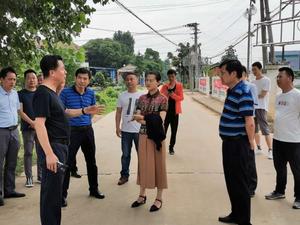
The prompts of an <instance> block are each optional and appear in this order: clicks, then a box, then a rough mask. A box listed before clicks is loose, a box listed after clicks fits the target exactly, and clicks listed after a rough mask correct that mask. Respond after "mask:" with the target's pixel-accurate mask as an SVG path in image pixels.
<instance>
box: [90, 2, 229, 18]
mask: <svg viewBox="0 0 300 225" xmlns="http://www.w3.org/2000/svg"><path fill="white" fill-rule="evenodd" d="M228 1H230V0H218V1H215V2H212V1H208V2H207V3H192V4H175V5H174V4H172V5H165V6H163V5H162V7H159V5H157V6H158V7H152V8H151V6H139V7H134V6H133V7H130V8H136V9H140V10H138V11H139V12H160V11H166V10H173V9H182V8H195V7H199V6H209V5H217V4H222V3H225V2H228ZM96 11H97V12H100V11H103V10H100V9H99V10H96ZM117 14H122V12H117V11H115V12H111V11H110V12H109V13H107V12H105V13H101V14H100V13H99V14H98V13H96V14H95V15H99V16H102V15H117Z"/></svg>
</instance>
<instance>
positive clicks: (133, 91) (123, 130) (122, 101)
mask: <svg viewBox="0 0 300 225" xmlns="http://www.w3.org/2000/svg"><path fill="white" fill-rule="evenodd" d="M125 84H126V87H127V91H125V92H123V93H121V94H120V96H119V98H118V104H117V111H116V118H115V121H116V134H117V136H118V137H120V138H121V148H122V157H121V164H122V170H121V172H120V174H121V177H120V179H119V181H118V185H122V184H125V183H126V182H127V181H128V178H129V166H130V160H131V148H132V143H134V145H135V149H136V150H138V144H139V131H140V127H141V125H140V124H139V123H138V122H136V121H133V120H132V117H133V114H134V112H135V110H136V106H137V102H138V99H139V97H140V96H141V95H142V92H140V91H138V90H137V85H138V77H137V74H136V73H134V72H129V73H128V74H126V76H125ZM121 121H122V126H121V127H120V123H121Z"/></svg>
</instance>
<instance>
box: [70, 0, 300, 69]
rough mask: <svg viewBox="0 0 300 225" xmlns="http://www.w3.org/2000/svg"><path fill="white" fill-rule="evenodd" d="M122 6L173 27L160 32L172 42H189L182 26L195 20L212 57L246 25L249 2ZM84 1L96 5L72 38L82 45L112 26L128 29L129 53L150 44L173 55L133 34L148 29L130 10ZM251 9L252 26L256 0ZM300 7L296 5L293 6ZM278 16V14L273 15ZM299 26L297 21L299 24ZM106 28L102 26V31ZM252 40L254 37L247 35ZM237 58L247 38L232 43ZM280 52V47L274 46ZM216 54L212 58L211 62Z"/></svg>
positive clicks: (164, 1) (164, 44)
mask: <svg viewBox="0 0 300 225" xmlns="http://www.w3.org/2000/svg"><path fill="white" fill-rule="evenodd" d="M119 1H120V2H121V3H122V4H124V5H125V6H126V7H127V8H129V9H131V10H132V11H133V12H134V13H135V14H137V15H138V16H139V17H140V18H141V19H143V20H144V21H145V22H146V23H148V24H149V25H151V26H152V27H153V28H155V29H156V30H160V29H167V28H174V29H171V30H167V31H162V32H161V33H162V34H164V35H165V36H166V37H167V38H168V39H170V40H171V41H172V42H175V43H176V44H178V43H180V42H182V43H186V42H190V43H193V42H194V40H193V35H192V30H191V29H190V28H187V27H184V25H186V24H188V23H194V22H197V23H199V29H200V32H201V33H200V34H199V37H198V42H199V43H201V52H202V56H203V57H212V56H215V55H217V54H218V53H221V52H222V51H223V50H224V49H226V48H227V47H228V46H229V45H231V44H233V43H234V42H235V41H236V40H237V39H238V38H239V37H240V36H242V35H243V34H245V33H246V32H247V30H248V21H247V18H245V16H244V13H245V11H246V9H247V8H248V7H249V0H126V1H125V0H119ZM279 3H280V1H279V0H269V4H270V10H271V12H272V11H274V12H277V11H278V9H277V7H279ZM88 4H89V5H91V6H93V7H94V8H96V9H97V11H96V12H94V13H93V14H92V16H91V17H90V19H91V23H90V25H89V28H85V29H84V30H83V31H82V33H81V34H80V36H79V37H76V38H75V43H77V44H79V45H83V44H84V43H86V42H87V41H88V40H90V39H95V38H111V37H112V36H113V33H114V32H113V31H117V30H121V31H130V32H131V33H133V34H134V35H133V36H134V39H135V52H136V53H137V52H141V53H144V52H145V49H146V48H152V49H154V50H156V51H158V52H159V53H160V56H161V58H162V59H165V58H166V56H167V53H168V52H172V53H174V54H176V49H177V47H176V46H175V45H174V44H172V43H169V42H168V41H166V40H165V39H163V38H162V37H160V36H158V35H155V34H153V33H152V34H151V35H149V34H147V35H142V34H139V33H143V32H150V31H151V30H150V29H149V28H148V27H146V26H145V25H144V24H143V23H141V22H140V21H139V20H138V19H136V18H135V17H134V16H133V15H131V14H130V13H128V12H127V11H125V10H124V9H122V8H120V7H119V6H118V5H117V4H116V3H113V2H111V3H109V4H107V5H105V6H102V5H100V4H97V5H95V4H93V3H92V0H88ZM256 8H257V12H256V14H255V15H253V19H252V25H253V24H255V23H258V22H259V21H260V12H259V0H256ZM296 10H300V9H298V8H297V9H296ZM291 11H292V10H291V8H287V9H286V10H285V11H284V12H283V15H284V16H288V15H291ZM277 18H278V17H277ZM175 28H176V29H175ZM299 28H300V24H299ZM103 29H104V30H107V31H103ZM291 33H292V27H291V26H290V25H285V28H284V33H283V38H284V40H288V39H290V38H292V35H291ZM299 33H300V31H299V30H298V29H296V38H298V40H300V34H299ZM273 35H274V40H275V41H277V40H279V37H280V28H279V26H275V27H274V28H273ZM259 41H260V34H259ZM251 42H252V45H255V42H256V37H253V38H252V41H251ZM235 49H236V50H237V55H238V57H239V59H240V60H241V61H242V62H243V63H246V60H247V40H245V41H243V42H242V43H241V44H239V45H237V46H236V47H235ZM285 49H286V50H300V46H299V45H292V46H286V48H285ZM275 50H278V51H281V48H279V47H278V48H275ZM261 55H262V54H261V47H253V48H252V51H251V59H250V61H251V62H254V61H262V56H261ZM219 60H220V57H216V58H213V59H212V61H213V62H217V61H219Z"/></svg>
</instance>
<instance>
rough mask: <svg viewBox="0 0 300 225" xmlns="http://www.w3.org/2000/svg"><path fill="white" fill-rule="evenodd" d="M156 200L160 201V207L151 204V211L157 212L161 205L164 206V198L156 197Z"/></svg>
mask: <svg viewBox="0 0 300 225" xmlns="http://www.w3.org/2000/svg"><path fill="white" fill-rule="evenodd" d="M155 201H158V202H160V207H157V206H156V205H154V204H153V205H152V206H151V208H150V210H149V211H150V212H156V211H158V210H160V209H161V207H162V200H160V199H155Z"/></svg>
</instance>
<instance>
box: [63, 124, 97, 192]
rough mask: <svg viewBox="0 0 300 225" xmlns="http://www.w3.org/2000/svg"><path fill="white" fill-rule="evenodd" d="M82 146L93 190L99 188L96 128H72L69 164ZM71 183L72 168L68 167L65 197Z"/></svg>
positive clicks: (64, 189) (91, 189)
mask: <svg viewBox="0 0 300 225" xmlns="http://www.w3.org/2000/svg"><path fill="white" fill-rule="evenodd" d="M80 147H81V150H82V152H83V155H84V158H85V162H86V168H87V176H88V182H89V190H90V191H91V192H92V191H96V190H98V168H97V164H96V156H95V154H96V146H95V138H94V130H93V128H92V127H91V126H90V127H88V128H85V129H80V128H76V129H75V128H71V138H70V145H69V155H68V160H67V165H68V166H70V165H72V164H73V162H74V160H75V158H76V154H77V152H78V149H79V148H80ZM69 184H70V168H67V170H66V175H65V179H64V185H63V197H67V195H68V189H69Z"/></svg>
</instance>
